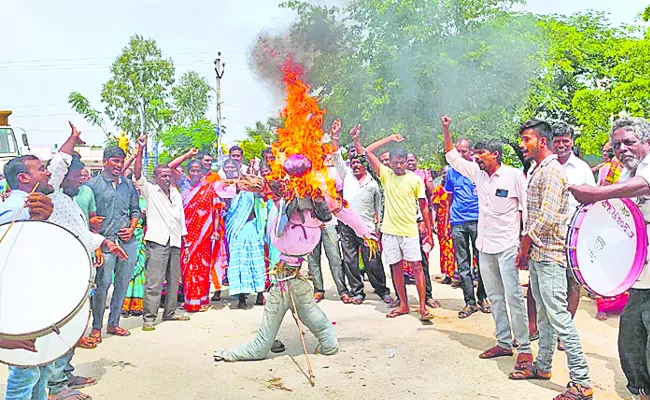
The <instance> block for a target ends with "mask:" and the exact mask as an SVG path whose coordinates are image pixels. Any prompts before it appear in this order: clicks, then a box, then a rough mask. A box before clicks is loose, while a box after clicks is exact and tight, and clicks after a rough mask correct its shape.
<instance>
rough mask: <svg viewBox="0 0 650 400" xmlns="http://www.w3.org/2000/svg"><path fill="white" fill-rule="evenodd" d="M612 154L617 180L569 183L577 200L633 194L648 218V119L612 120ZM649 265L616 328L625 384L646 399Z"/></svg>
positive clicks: (649, 391) (649, 385)
mask: <svg viewBox="0 0 650 400" xmlns="http://www.w3.org/2000/svg"><path fill="white" fill-rule="evenodd" d="M610 139H611V142H612V147H613V148H614V152H615V153H616V157H617V158H618V159H619V160H620V162H621V163H622V164H623V166H624V167H625V169H624V170H623V172H622V173H621V177H620V179H619V183H616V184H613V185H609V186H600V187H592V186H589V185H579V186H570V187H569V190H570V191H571V193H572V194H573V196H574V197H575V198H576V200H578V201H579V202H581V203H595V202H597V201H602V200H607V199H616V198H626V197H629V198H636V203H637V205H638V206H639V208H640V209H641V212H642V213H643V216H644V219H645V221H646V223H648V222H649V221H650V122H649V121H648V120H646V119H643V118H631V117H623V118H620V119H619V120H617V121H616V122H614V126H613V127H612V130H611V132H610ZM647 310H650V268H648V265H647V264H646V266H645V267H644V268H643V271H642V272H641V275H640V276H639V279H638V280H637V281H636V283H635V284H634V285H633V286H632V288H631V289H630V297H629V299H628V302H627V305H626V306H625V309H624V310H623V314H621V322H620V325H619V331H618V355H619V357H620V359H621V367H622V368H623V372H624V373H625V377H626V378H627V380H628V384H627V388H628V390H629V391H630V392H631V393H632V394H635V395H638V396H640V398H641V400H650V359H649V358H648V340H650V332H649V330H648V326H649V325H650V315H648V313H647Z"/></svg>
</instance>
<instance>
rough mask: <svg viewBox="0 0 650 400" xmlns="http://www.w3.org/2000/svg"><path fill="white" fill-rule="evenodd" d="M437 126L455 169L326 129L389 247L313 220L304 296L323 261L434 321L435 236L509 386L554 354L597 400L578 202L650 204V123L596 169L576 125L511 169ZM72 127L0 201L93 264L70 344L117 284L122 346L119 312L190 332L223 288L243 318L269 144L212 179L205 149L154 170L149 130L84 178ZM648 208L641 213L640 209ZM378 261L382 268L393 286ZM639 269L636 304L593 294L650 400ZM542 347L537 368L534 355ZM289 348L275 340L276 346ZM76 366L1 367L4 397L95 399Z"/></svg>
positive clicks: (359, 200) (545, 371)
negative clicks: (576, 252)
mask: <svg viewBox="0 0 650 400" xmlns="http://www.w3.org/2000/svg"><path fill="white" fill-rule="evenodd" d="M441 123H442V132H443V137H444V145H445V152H446V160H447V162H448V164H449V165H448V166H447V167H445V168H444V169H442V170H440V171H438V172H437V173H436V172H432V171H429V170H427V169H422V168H418V159H417V156H416V155H415V154H410V153H407V152H405V151H403V150H400V149H399V148H398V147H399V145H396V144H399V143H400V142H403V140H404V139H403V137H402V136H400V135H398V134H394V135H391V136H389V137H387V138H384V139H381V140H379V141H377V142H375V143H372V144H366V145H364V144H363V143H362V135H361V126H360V125H356V126H353V127H352V129H351V130H350V137H351V139H352V145H351V146H350V148H349V149H348V151H347V157H345V156H344V153H345V152H344V150H345V149H344V148H342V147H341V146H340V140H341V135H340V134H341V128H342V126H341V125H342V124H341V121H340V120H338V119H337V120H336V121H335V122H334V123H333V125H332V129H331V135H330V137H331V141H332V143H331V145H332V147H333V153H332V154H331V155H330V156H329V157H328V159H327V160H326V164H327V166H328V167H329V177H330V178H332V179H333V180H334V181H335V185H336V190H337V192H338V193H339V195H340V196H341V197H342V198H343V199H344V200H345V202H346V203H347V204H348V206H349V207H350V208H351V209H353V210H354V211H355V212H356V213H357V214H358V215H359V216H360V217H361V219H362V220H363V223H364V224H365V225H366V226H367V227H368V228H369V229H370V230H372V231H373V232H375V236H376V238H378V240H380V241H381V248H380V251H379V253H377V251H376V249H373V248H371V247H372V246H371V243H370V242H369V241H368V240H365V239H364V238H362V237H359V236H357V234H355V231H354V230H353V229H351V228H350V227H349V226H347V225H346V224H345V223H343V222H342V221H337V220H336V219H335V218H334V219H333V220H332V221H331V222H328V223H325V224H323V225H322V226H321V228H320V229H321V231H322V235H321V239H320V242H319V243H318V245H317V246H316V248H315V250H314V251H313V253H312V254H311V255H310V256H309V257H308V259H307V264H308V271H309V276H310V278H311V279H312V281H313V296H314V299H315V300H316V302H319V301H322V300H323V299H324V298H325V293H326V288H325V286H324V284H323V279H322V266H321V265H322V264H321V259H322V251H323V250H324V252H325V256H326V258H327V259H328V263H329V268H330V270H331V274H332V277H333V279H334V283H335V286H336V291H337V295H338V296H337V297H338V299H340V300H341V301H342V302H343V303H346V304H362V303H363V302H364V301H365V299H366V297H367V294H366V287H365V284H364V281H365V280H367V281H369V283H370V286H371V287H372V290H373V291H374V292H375V294H376V295H377V296H378V297H379V298H380V299H381V300H382V301H383V302H385V303H386V304H387V305H388V306H390V307H391V308H392V310H391V311H390V312H389V313H388V314H387V315H386V316H387V317H388V318H395V317H398V316H400V315H405V314H408V313H409V312H410V310H409V307H408V297H407V294H406V285H407V284H414V285H415V286H416V288H417V293H418V297H419V317H420V319H421V320H422V321H428V320H431V319H433V314H432V312H433V309H435V308H437V307H440V303H439V302H437V301H436V300H434V297H433V289H432V282H431V273H430V271H429V257H430V256H431V254H432V253H431V251H432V249H433V247H434V235H435V236H437V242H438V246H439V257H440V268H441V271H440V272H441V274H442V275H443V279H442V280H441V283H443V284H449V285H452V286H453V287H457V288H460V289H461V290H462V293H463V299H464V306H463V307H462V309H460V310H458V318H460V319H466V318H469V317H471V316H472V315H473V314H474V313H476V312H478V311H480V312H483V313H490V314H492V316H493V319H494V322H495V327H496V328H495V336H496V344H495V346H493V347H491V348H489V349H486V350H485V351H484V352H482V353H481V354H480V358H483V359H491V358H495V357H505V356H513V355H514V349H517V358H516V361H515V365H514V371H513V372H512V373H510V374H509V378H510V379H514V380H522V379H550V377H551V361H552V357H553V353H554V350H555V349H556V348H558V349H560V350H564V351H565V352H566V355H567V359H568V368H569V374H570V378H571V381H570V382H569V384H568V385H567V388H566V391H565V392H564V393H562V394H560V395H559V396H558V397H556V399H559V400H576V399H578V400H579V399H591V398H592V396H593V390H592V386H593V385H592V383H591V382H590V379H589V368H588V366H587V362H586V358H585V356H584V353H583V350H582V348H581V345H580V339H579V333H578V331H577V329H576V327H575V325H574V323H573V320H572V319H573V315H575V311H576V309H577V307H578V302H579V300H580V285H579V284H578V283H577V282H576V280H575V278H574V277H573V275H572V274H571V273H570V271H569V269H568V268H567V265H566V256H565V243H564V237H565V235H566V230H567V224H568V222H567V220H568V218H569V216H570V213H571V212H573V210H575V208H576V207H577V206H578V205H579V204H580V203H587V202H593V201H597V200H599V199H605V198H616V197H635V198H639V199H645V198H648V197H650V186H649V185H648V180H650V177H649V176H648V173H649V171H650V168H646V166H647V164H648V163H649V162H650V158H649V157H648V156H649V155H650V144H649V140H650V124H649V123H648V122H647V121H645V120H643V119H640V118H627V117H624V118H621V119H620V120H618V121H617V122H616V124H615V125H614V128H613V129H612V132H611V135H610V136H611V143H608V144H607V145H606V146H605V147H604V148H603V160H604V162H603V163H602V164H600V165H598V166H596V167H594V169H592V168H591V167H589V166H588V164H586V163H585V162H584V161H582V160H580V159H579V158H578V157H577V156H576V155H575V154H574V152H573V148H574V146H573V139H574V137H573V136H574V132H573V129H572V128H571V127H570V126H569V125H567V124H562V123H559V124H554V125H551V124H548V123H546V122H544V121H539V120H532V121H529V122H527V123H526V124H524V125H523V126H522V127H521V129H520V132H519V135H520V138H521V146H520V147H521V152H522V155H523V158H524V159H525V160H526V161H527V162H530V163H531V164H532V166H531V167H530V169H528V170H527V171H526V173H524V172H523V171H522V170H521V169H517V168H513V167H511V166H508V165H505V164H503V144H502V143H501V142H499V141H498V140H496V139H489V140H485V141H479V142H477V143H474V144H472V143H470V141H469V140H468V139H466V138H461V139H459V140H457V141H456V142H453V141H452V136H451V133H450V125H451V123H452V120H451V118H449V117H446V116H445V117H442V119H441ZM71 127H72V133H71V135H70V137H69V139H68V140H67V141H66V143H65V144H64V145H63V146H61V148H60V150H59V152H58V153H56V154H55V155H54V156H53V158H52V160H51V161H50V162H49V165H47V166H45V164H43V163H42V162H41V160H39V159H38V158H36V157H34V156H22V157H19V158H16V159H13V160H11V161H10V162H9V163H8V164H7V165H6V167H5V169H4V175H5V178H6V180H7V183H8V186H9V190H10V194H9V195H8V197H7V199H6V200H5V201H4V203H2V204H1V205H0V223H4V222H9V221H11V219H12V217H13V216H14V214H15V212H16V211H19V210H20V209H21V207H22V206H23V204H25V202H26V204H27V208H25V209H24V210H23V211H22V212H21V213H20V216H19V218H20V219H36V220H48V221H50V222H52V223H55V224H59V225H61V226H63V227H66V228H68V229H69V230H71V231H72V232H73V233H75V234H76V235H78V236H79V237H80V238H81V240H82V242H83V243H84V245H85V246H86V248H87V250H88V251H89V253H91V254H92V258H93V264H94V266H95V267H96V268H95V271H96V274H95V285H96V288H95V290H94V292H93V293H92V296H91V304H92V329H91V331H90V333H89V335H88V336H85V337H83V338H82V339H81V340H80V341H79V343H78V344H77V347H81V348H85V349H94V348H96V347H97V346H99V345H100V344H101V343H102V328H103V324H104V314H105V310H106V308H107V304H106V303H107V296H108V293H109V288H110V286H111V285H112V286H113V293H112V296H111V300H110V304H109V305H108V309H109V315H108V320H107V326H106V329H105V332H106V333H108V334H109V335H114V336H120V337H125V336H129V335H130V332H129V331H128V330H127V329H125V328H123V327H122V326H120V319H121V318H122V317H141V318H142V330H143V331H153V330H155V328H156V321H157V318H158V310H159V308H160V307H163V308H164V311H163V314H162V321H164V322H167V321H187V320H189V319H190V317H189V314H191V313H195V312H202V311H206V310H207V309H208V308H209V304H210V302H211V301H213V302H214V301H221V291H222V289H223V288H224V287H227V288H228V296H231V297H233V298H234V299H236V301H237V304H236V307H237V308H239V309H247V308H249V307H250V305H249V303H248V298H249V297H251V296H253V297H254V299H255V300H254V304H255V305H264V302H265V296H264V292H265V290H266V289H267V288H268V287H269V270H270V269H272V268H273V266H274V265H275V264H277V263H278V261H279V260H280V252H279V251H278V249H276V248H275V247H274V246H273V244H272V243H271V240H270V237H269V225H270V221H272V220H274V216H277V212H278V210H277V207H276V206H275V205H274V201H273V199H272V198H270V197H268V196H264V195H260V194H259V193H260V192H262V193H263V192H264V190H259V189H260V188H263V187H264V186H265V185H269V182H267V181H266V177H267V176H268V175H269V174H270V173H271V171H272V167H273V163H274V162H275V156H274V153H273V151H272V150H271V149H270V148H269V149H265V150H264V151H263V152H262V153H261V154H260V155H259V157H260V158H259V159H258V160H259V162H254V161H253V162H251V163H250V165H245V164H244V160H245V156H248V157H249V158H251V159H255V158H256V157H257V155H245V154H244V152H243V150H242V149H241V148H240V147H238V146H234V147H232V148H231V149H230V150H229V157H228V159H226V160H225V161H224V162H223V165H222V166H221V169H218V170H216V168H213V160H212V157H211V155H210V154H209V153H206V152H200V151H198V150H197V149H189V150H188V151H187V153H185V154H183V155H181V156H180V157H178V158H176V159H174V160H173V161H171V162H170V163H169V164H159V165H157V166H156V167H155V168H154V169H153V171H152V174H151V176H150V177H146V176H145V175H147V174H146V173H145V171H144V167H145V166H144V165H143V153H144V149H145V148H146V145H147V142H146V137H144V136H143V137H141V138H139V139H138V141H137V148H136V149H135V150H134V152H133V153H134V154H132V155H130V156H129V155H127V154H126V152H125V151H124V150H123V149H122V148H120V147H117V146H109V147H106V148H105V150H104V156H103V165H104V169H103V172H102V173H101V174H99V175H98V176H95V177H90V176H89V174H88V171H87V170H86V169H85V167H84V164H83V162H82V160H81V159H80V157H79V155H78V154H77V153H75V152H74V146H75V145H78V144H81V143H83V141H82V140H81V137H80V133H79V132H78V131H77V129H76V128H75V127H74V125H72V124H71ZM385 146H390V149H389V150H386V148H385ZM614 153H615V154H614ZM595 175H596V176H597V179H595ZM619 181H621V182H624V183H620V184H616V183H617V182H619ZM253 187H255V189H256V190H251V188H253ZM568 187H569V188H570V191H567V190H566V189H567V188H568ZM641 204H642V203H641ZM642 211H643V212H644V215H645V216H646V220H650V211H649V210H646V209H645V208H643V207H642ZM313 212H317V210H314V211H313ZM275 219H277V218H275ZM384 263H387V264H388V266H389V268H388V269H389V270H390V272H391V274H390V276H391V281H392V282H391V284H390V285H389V284H388V282H387V274H386V271H385V268H384ZM518 270H529V272H530V282H529V283H524V285H523V287H527V290H523V289H522V283H521V281H520V278H519V273H518ZM647 274H648V272H647V268H646V271H645V272H644V274H642V276H641V278H640V280H639V282H637V284H636V285H635V286H634V287H633V289H631V291H630V294H629V300H628V295H627V294H623V295H620V296H617V297H616V298H606V299H604V298H599V299H597V301H598V316H597V317H598V318H599V319H605V318H606V317H607V314H608V313H611V312H620V311H621V310H622V309H623V307H624V306H625V304H626V303H627V302H629V304H628V306H627V308H626V309H625V311H624V312H623V316H622V319H621V328H620V330H621V334H620V337H619V351H620V356H621V362H622V365H623V370H624V372H625V374H626V377H627V378H628V381H629V384H628V388H629V389H630V391H631V392H632V393H634V394H639V395H641V396H644V397H642V398H644V399H647V398H648V397H647V393H650V371H649V370H648V365H649V363H648V361H649V360H648V359H647V357H648V355H647V352H646V349H645V347H646V341H647V337H648V334H647V330H646V329H647V328H645V325H644V322H645V321H646V320H647V316H645V314H644V312H643V310H644V307H645V306H646V305H647V302H648V301H650V300H649V299H650V296H648V294H647V291H648V288H650V283H648V282H650V281H649V280H648V279H649V278H648V276H647ZM391 287H392V291H393V293H395V294H396V297H393V295H391ZM211 288H212V289H213V290H214V294H213V296H212V297H210V292H211ZM639 336H643V337H639ZM535 340H539V351H538V355H537V357H536V358H534V357H533V355H532V351H531V342H532V341H535ZM0 347H3V348H21V349H26V350H30V351H35V347H34V341H9V340H0ZM283 349H284V346H283V344H282V343H281V342H280V341H275V342H274V343H273V347H272V348H271V351H274V352H282V351H283ZM73 355H74V351H72V352H70V353H68V354H66V355H65V356H63V357H62V358H60V359H58V360H56V361H54V362H53V363H51V364H48V365H45V366H41V367H30V368H21V367H10V372H9V377H8V382H7V392H6V398H7V399H45V398H47V395H46V393H49V398H51V399H64V398H65V399H86V398H89V396H87V395H85V394H83V393H81V392H79V389H80V388H83V387H85V386H88V385H92V384H94V383H95V381H94V379H93V378H85V377H80V376H75V375H74V374H73V370H74V368H73V367H72V365H71V363H70V362H71V359H72V357H73Z"/></svg>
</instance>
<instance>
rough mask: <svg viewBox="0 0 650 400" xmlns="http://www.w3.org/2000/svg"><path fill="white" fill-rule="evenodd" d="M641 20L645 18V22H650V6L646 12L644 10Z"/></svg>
mask: <svg viewBox="0 0 650 400" xmlns="http://www.w3.org/2000/svg"><path fill="white" fill-rule="evenodd" d="M641 18H643V20H644V21H645V22H650V6H648V7H646V8H645V10H643V13H642V14H641Z"/></svg>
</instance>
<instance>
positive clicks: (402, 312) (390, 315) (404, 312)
mask: <svg viewBox="0 0 650 400" xmlns="http://www.w3.org/2000/svg"><path fill="white" fill-rule="evenodd" d="M409 312H410V310H409V309H408V308H407V309H406V310H402V309H400V308H395V309H392V310H390V312H389V313H388V314H386V318H395V317H399V316H400V315H407V314H408V313H409Z"/></svg>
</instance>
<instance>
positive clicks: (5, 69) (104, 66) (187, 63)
mask: <svg viewBox="0 0 650 400" xmlns="http://www.w3.org/2000/svg"><path fill="white" fill-rule="evenodd" d="M167 61H168V60H151V61H145V62H142V63H131V64H130V65H133V66H143V65H149V64H150V65H158V64H160V63H163V62H167ZM209 62H210V61H209V60H195V61H183V62H180V63H173V64H174V67H187V66H195V65H199V64H207V63H209ZM230 62H232V63H233V64H237V65H244V66H245V65H247V64H245V63H241V62H237V61H230ZM111 66H112V65H107V64H81V65H39V66H33V67H30V66H28V67H26V68H24V67H15V66H12V67H2V66H0V72H32V71H52V70H81V69H108V68H111Z"/></svg>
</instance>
